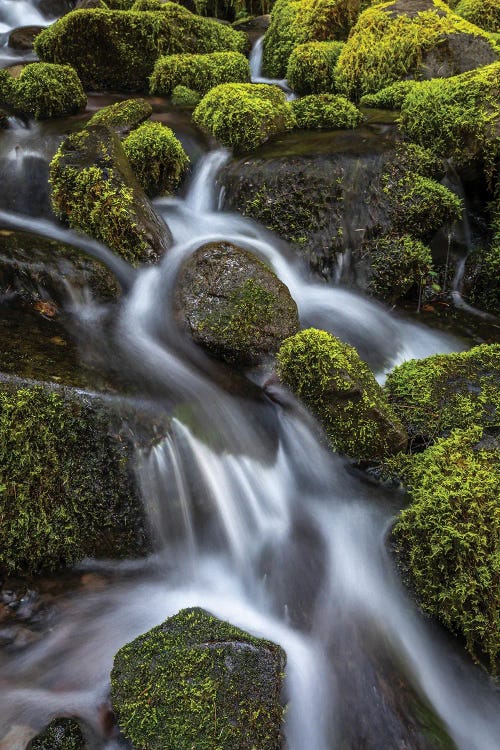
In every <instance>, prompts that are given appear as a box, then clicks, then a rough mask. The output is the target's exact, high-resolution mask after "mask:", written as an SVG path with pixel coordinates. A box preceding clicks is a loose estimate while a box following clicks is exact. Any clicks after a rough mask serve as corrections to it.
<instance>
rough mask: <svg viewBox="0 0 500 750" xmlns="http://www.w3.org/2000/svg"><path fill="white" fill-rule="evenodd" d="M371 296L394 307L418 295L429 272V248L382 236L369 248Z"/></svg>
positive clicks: (430, 266)
mask: <svg viewBox="0 0 500 750" xmlns="http://www.w3.org/2000/svg"><path fill="white" fill-rule="evenodd" d="M369 253H370V267H371V277H370V282H369V286H368V290H369V291H370V292H371V294H373V295H375V296H376V297H379V298H380V299H383V300H386V301H387V302H390V303H391V304H395V303H396V302H398V301H399V300H400V299H402V298H405V297H408V296H409V295H410V294H411V293H417V294H418V293H419V292H420V291H421V289H422V287H423V286H424V285H425V283H426V281H427V280H428V278H429V273H430V271H431V270H432V255H431V251H430V249H429V248H428V247H427V246H426V245H424V244H423V243H422V242H420V241H419V240H416V239H414V238H413V237H410V236H409V235H403V236H402V237H397V236H393V237H381V238H380V239H378V240H374V241H373V243H372V244H371V246H370V248H369Z"/></svg>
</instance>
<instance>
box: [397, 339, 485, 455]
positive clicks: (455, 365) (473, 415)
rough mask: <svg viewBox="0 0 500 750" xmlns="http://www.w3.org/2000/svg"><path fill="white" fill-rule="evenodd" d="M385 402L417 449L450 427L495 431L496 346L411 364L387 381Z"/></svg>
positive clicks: (481, 347) (401, 366) (430, 358)
mask: <svg viewBox="0 0 500 750" xmlns="http://www.w3.org/2000/svg"><path fill="white" fill-rule="evenodd" d="M385 388H386V392H387V394H388V396H389V400H390V402H391V404H392V406H393V408H394V410H395V412H396V413H397V415H398V416H399V418H400V419H401V421H402V422H403V424H404V425H405V427H406V428H407V430H408V433H409V435H410V438H411V439H412V440H414V441H416V442H417V444H422V443H424V444H428V443H430V442H432V441H433V440H435V439H436V438H438V437H443V436H446V435H448V434H449V433H450V431H451V430H453V429H455V428H461V427H462V428H466V427H469V426H472V425H482V426H483V427H485V428H488V429H497V428H498V427H500V344H489V345H488V344H484V345H482V346H477V347H475V348H473V349H471V350H470V351H468V352H460V353H457V354H436V355H435V356H433V357H427V358H426V359H417V360H410V361H408V362H405V363H404V364H402V365H400V366H399V367H396V369H395V370H393V372H391V373H390V374H389V376H388V378H387V382H386V386H385Z"/></svg>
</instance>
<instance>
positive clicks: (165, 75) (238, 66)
mask: <svg viewBox="0 0 500 750" xmlns="http://www.w3.org/2000/svg"><path fill="white" fill-rule="evenodd" d="M247 81H250V67H249V64H248V60H247V58H246V57H245V55H242V54H241V52H211V53H210V54H207V55H188V54H183V55H167V56H165V57H160V58H159V59H158V60H157V62H156V64H155V67H154V71H153V75H152V76H151V93H152V94H160V95H161V96H170V95H171V94H172V92H173V90H174V89H175V87H176V86H186V87H187V88H190V89H194V90H195V91H198V92H199V93H200V94H206V93H207V91H210V89H212V88H214V86H218V85H219V84H221V83H231V82H237V83H245V82H247Z"/></svg>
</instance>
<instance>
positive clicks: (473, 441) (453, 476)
mask: <svg viewBox="0 0 500 750" xmlns="http://www.w3.org/2000/svg"><path fill="white" fill-rule="evenodd" d="M400 473H401V475H402V477H403V480H404V481H405V483H406V485H407V487H408V489H409V493H410V498H411V500H412V503H411V505H410V506H409V507H408V508H407V509H406V510H403V511H402V513H401V514H400V516H399V518H398V519H397V522H396V525H395V527H394V532H393V534H394V539H395V545H396V551H397V554H398V556H399V559H400V561H401V563H402V565H403V568H404V570H405V571H406V573H407V576H408V578H409V581H410V583H411V585H412V587H413V589H414V590H415V592H416V594H417V597H418V599H419V601H420V602H421V604H422V607H423V608H424V609H425V611H426V612H429V613H431V614H433V615H435V616H436V617H437V618H439V619H440V620H441V621H442V622H443V623H444V624H445V625H446V626H447V627H449V628H450V629H451V630H452V631H454V632H458V633H461V634H462V635H463V636H464V637H465V640H466V645H467V649H468V651H469V652H470V653H471V654H472V655H473V656H482V655H483V654H484V655H486V657H487V658H488V659H489V663H490V667H491V669H492V670H493V671H495V664H496V663H497V661H498V655H499V653H500V585H499V582H500V565H499V540H500V514H499V504H498V498H499V497H500V447H499V444H498V441H497V440H494V439H488V438H487V437H486V435H483V434H482V430H481V428H480V427H470V428H469V429H465V430H456V431H454V432H453V433H452V434H451V436H450V437H448V438H445V439H440V440H438V441H437V442H436V443H435V444H434V445H433V446H431V447H430V448H427V450H425V451H424V452H423V453H421V454H418V455H416V456H413V457H411V458H410V459H408V460H406V461H404V462H400Z"/></svg>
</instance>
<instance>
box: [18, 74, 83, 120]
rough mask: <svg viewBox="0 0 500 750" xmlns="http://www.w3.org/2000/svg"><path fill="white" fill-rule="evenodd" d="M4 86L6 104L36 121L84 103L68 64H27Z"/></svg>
mask: <svg viewBox="0 0 500 750" xmlns="http://www.w3.org/2000/svg"><path fill="white" fill-rule="evenodd" d="M7 75H10V74H8V73H7ZM3 77H4V79H5V74H4V76H3ZM4 85H5V86H6V101H7V103H8V104H9V105H10V106H12V107H13V108H14V109H15V110H17V111H19V112H22V113H24V114H27V115H31V116H32V117H35V118H36V119H37V120H43V119H47V118H49V117H61V116H62V115H70V114H73V113H74V112H78V110H80V109H82V108H83V107H85V105H86V103H87V97H86V96H85V93H84V91H83V88H82V84H81V83H80V80H79V78H78V76H77V74H76V72H75V71H74V70H73V68H71V67H70V66H69V65H51V64H48V63H31V64H30V65H26V66H24V67H23V69H22V70H21V73H20V75H19V76H18V77H17V78H14V77H12V76H11V81H10V83H9V82H6V83H4Z"/></svg>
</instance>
